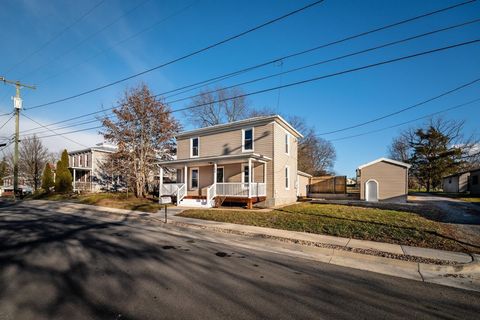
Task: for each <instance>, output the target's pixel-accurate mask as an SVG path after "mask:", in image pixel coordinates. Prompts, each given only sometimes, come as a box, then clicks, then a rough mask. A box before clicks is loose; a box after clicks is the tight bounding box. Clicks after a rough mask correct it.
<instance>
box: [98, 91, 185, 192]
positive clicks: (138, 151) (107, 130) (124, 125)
mask: <svg viewBox="0 0 480 320" xmlns="http://www.w3.org/2000/svg"><path fill="white" fill-rule="evenodd" d="M118 104H119V105H120V107H118V108H116V109H114V110H113V112H114V114H115V116H116V119H115V120H112V119H111V118H104V119H103V120H102V123H103V126H104V129H103V131H102V132H101V133H102V134H103V136H104V138H105V140H107V141H110V142H113V143H115V144H116V145H117V146H118V152H117V158H118V159H120V160H121V161H122V163H123V164H124V169H125V170H127V171H128V172H123V174H124V175H125V176H128V177H129V179H131V181H132V187H133V189H134V191H135V195H136V196H137V197H145V196H146V191H147V189H146V188H147V187H146V186H147V185H148V179H149V177H150V176H151V173H152V172H154V171H155V170H156V168H155V162H156V161H157V160H158V159H159V158H165V157H166V156H167V155H168V154H170V153H171V150H172V149H173V148H174V140H173V137H174V135H175V133H177V132H178V131H179V130H180V123H179V122H178V121H177V120H176V119H175V118H174V117H173V116H172V114H171V110H170V107H169V106H167V105H166V104H165V103H163V102H162V101H159V100H157V99H156V98H155V96H154V95H153V94H152V92H151V91H150V89H149V88H148V87H147V86H146V85H145V84H141V85H140V86H138V87H136V88H133V89H131V90H126V91H125V92H124V96H123V98H121V99H120V101H119V102H118ZM122 167H123V165H122Z"/></svg>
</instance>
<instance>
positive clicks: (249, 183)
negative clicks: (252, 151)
mask: <svg viewBox="0 0 480 320" xmlns="http://www.w3.org/2000/svg"><path fill="white" fill-rule="evenodd" d="M248 197H249V198H251V197H252V158H249V159H248Z"/></svg>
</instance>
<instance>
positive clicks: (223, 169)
mask: <svg viewBox="0 0 480 320" xmlns="http://www.w3.org/2000/svg"><path fill="white" fill-rule="evenodd" d="M218 169H222V171H223V175H222V182H218V181H215V183H225V167H224V166H217V172H216V176H217V180H218Z"/></svg>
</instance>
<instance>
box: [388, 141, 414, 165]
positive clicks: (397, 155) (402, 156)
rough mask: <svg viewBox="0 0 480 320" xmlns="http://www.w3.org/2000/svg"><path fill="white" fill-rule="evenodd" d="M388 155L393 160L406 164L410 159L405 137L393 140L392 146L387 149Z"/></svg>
mask: <svg viewBox="0 0 480 320" xmlns="http://www.w3.org/2000/svg"><path fill="white" fill-rule="evenodd" d="M388 154H389V157H390V158H392V159H393V160H398V161H402V162H408V160H409V159H410V147H409V144H408V139H407V137H406V136H405V135H401V136H399V137H396V138H394V139H393V141H392V144H391V145H390V146H389V148H388Z"/></svg>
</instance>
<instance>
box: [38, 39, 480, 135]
mask: <svg viewBox="0 0 480 320" xmlns="http://www.w3.org/2000/svg"><path fill="white" fill-rule="evenodd" d="M478 42H480V39H475V40H471V41H466V42H461V43H457V44H453V45H450V46H446V47H441V48H436V49H432V50H428V51H423V52H419V53H415V54H411V55H407V56H402V57H399V58H394V59H390V60H384V61H380V62H376V63H372V64H368V65H364V66H361V67H356V68H351V69H347V70H342V71H338V72H335V73H330V74H327V75H322V76H318V77H313V78H309V79H305V80H301V81H296V82H290V83H288V84H283V85H280V86H275V87H270V88H267V89H262V90H257V91H253V92H249V93H244V94H239V95H236V96H232V97H229V98H224V99H219V100H216V101H214V103H220V102H224V101H228V100H232V99H238V98H243V97H247V96H252V95H257V94H261V93H265V92H269V91H273V90H278V89H282V88H288V87H293V86H297V85H301V84H305V83H310V82H314V81H319V80H323V79H327V78H332V77H336V76H339V75H344V74H348V73H353V72H357V71H361V70H366V69H370V68H374V67H378V66H382V65H386V64H390V63H394V62H398V61H403V60H407V59H412V58H416V57H420V56H424V55H427V54H431V53H435V52H440V51H445V50H449V49H453V48H457V47H461V46H466V45H471V44H476V43H478ZM210 103H211V102H208V103H201V104H197V105H193V106H189V107H184V108H180V109H175V110H172V111H167V112H166V113H175V112H181V111H186V110H191V109H194V108H199V107H203V106H205V105H208V104H210ZM101 127H102V126H96V127H91V128H86V129H80V130H75V131H71V132H66V133H62V134H70V133H75V132H80V131H86V130H92V129H97V128H101ZM51 136H54V135H50V136H43V137H42V138H47V137H51Z"/></svg>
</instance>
